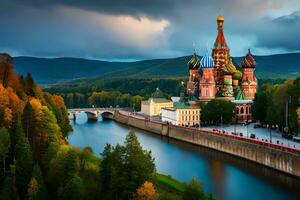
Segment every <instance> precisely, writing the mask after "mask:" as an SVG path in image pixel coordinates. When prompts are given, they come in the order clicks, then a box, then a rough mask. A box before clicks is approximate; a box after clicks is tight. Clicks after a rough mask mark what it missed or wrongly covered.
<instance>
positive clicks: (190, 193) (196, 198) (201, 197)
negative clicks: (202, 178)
mask: <svg viewBox="0 0 300 200" xmlns="http://www.w3.org/2000/svg"><path fill="white" fill-rule="evenodd" d="M182 199H183V200H205V199H206V196H205V194H204V192H203V186H202V184H201V183H200V182H199V181H197V180H196V179H192V180H191V182H190V183H189V184H188V185H186V187H185V189H184V191H183V196H182Z"/></svg>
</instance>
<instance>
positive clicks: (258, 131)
mask: <svg viewBox="0 0 300 200" xmlns="http://www.w3.org/2000/svg"><path fill="white" fill-rule="evenodd" d="M201 129H203V130H213V129H218V130H224V131H226V132H228V133H231V132H234V125H224V126H223V128H222V126H208V127H201ZM236 132H237V133H243V137H247V127H246V126H244V125H236ZM252 133H253V134H255V137H256V138H258V139H259V140H262V139H264V140H268V141H269V140H270V131H269V129H266V128H254V123H252V124H249V125H248V137H250V135H251V134H252ZM271 135H272V142H273V143H274V144H276V143H277V141H279V143H280V144H281V145H283V146H289V147H295V148H298V149H300V143H298V142H294V141H292V140H288V139H286V138H283V137H282V136H281V132H279V131H275V130H272V131H271Z"/></svg>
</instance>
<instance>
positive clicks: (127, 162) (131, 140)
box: [123, 131, 155, 198]
mask: <svg viewBox="0 0 300 200" xmlns="http://www.w3.org/2000/svg"><path fill="white" fill-rule="evenodd" d="M124 148H125V154H124V166H123V174H124V175H123V176H124V179H125V180H124V182H125V183H126V185H125V188H124V194H125V196H126V198H129V197H130V196H131V195H132V193H133V192H134V191H135V190H136V189H137V188H138V187H139V186H140V185H142V184H143V183H144V182H145V181H152V180H153V178H154V175H155V164H154V159H153V158H152V156H151V151H146V150H143V149H142V146H141V145H140V143H139V141H138V139H137V136H136V135H135V133H134V132H133V131H129V133H128V135H127V136H126V139H125V147H124Z"/></svg>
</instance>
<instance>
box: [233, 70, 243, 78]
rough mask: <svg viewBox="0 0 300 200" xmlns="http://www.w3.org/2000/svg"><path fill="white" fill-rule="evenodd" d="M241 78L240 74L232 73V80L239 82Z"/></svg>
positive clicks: (237, 72) (238, 72)
mask: <svg viewBox="0 0 300 200" xmlns="http://www.w3.org/2000/svg"><path fill="white" fill-rule="evenodd" d="M242 76H243V74H242V72H240V71H238V70H237V71H236V72H234V74H233V76H232V79H233V80H240V79H241V78H242Z"/></svg>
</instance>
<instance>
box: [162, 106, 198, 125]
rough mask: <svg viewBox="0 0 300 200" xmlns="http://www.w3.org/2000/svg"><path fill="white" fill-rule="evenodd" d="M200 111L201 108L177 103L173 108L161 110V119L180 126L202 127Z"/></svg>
mask: <svg viewBox="0 0 300 200" xmlns="http://www.w3.org/2000/svg"><path fill="white" fill-rule="evenodd" d="M200 110H201V109H200V107H194V106H189V105H186V104H185V103H182V102H177V103H174V107H173V108H162V109H161V119H162V121H163V122H169V123H171V124H174V125H179V126H200Z"/></svg>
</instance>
